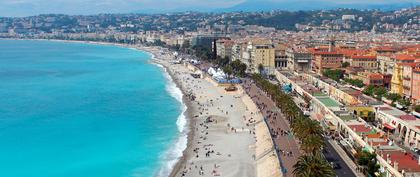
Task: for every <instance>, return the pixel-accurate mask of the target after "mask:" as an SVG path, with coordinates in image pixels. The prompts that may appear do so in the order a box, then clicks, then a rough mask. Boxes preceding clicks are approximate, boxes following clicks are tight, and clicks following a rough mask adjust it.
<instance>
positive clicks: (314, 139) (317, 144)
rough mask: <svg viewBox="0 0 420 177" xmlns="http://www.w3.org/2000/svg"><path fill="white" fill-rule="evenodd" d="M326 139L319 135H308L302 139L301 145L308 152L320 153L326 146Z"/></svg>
mask: <svg viewBox="0 0 420 177" xmlns="http://www.w3.org/2000/svg"><path fill="white" fill-rule="evenodd" d="M324 145H325V144H324V140H323V139H322V137H320V136H318V135H308V136H306V137H305V138H304V139H303V140H302V146H301V147H300V148H301V149H302V150H303V151H305V153H307V154H312V155H315V154H318V153H319V152H320V151H321V148H322V147H323V146H324Z"/></svg>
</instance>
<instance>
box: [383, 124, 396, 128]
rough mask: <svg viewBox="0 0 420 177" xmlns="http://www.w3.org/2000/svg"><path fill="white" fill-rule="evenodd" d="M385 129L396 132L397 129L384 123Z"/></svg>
mask: <svg viewBox="0 0 420 177" xmlns="http://www.w3.org/2000/svg"><path fill="white" fill-rule="evenodd" d="M384 127H385V128H387V129H389V130H394V129H395V128H394V127H392V126H391V125H389V124H388V123H384Z"/></svg>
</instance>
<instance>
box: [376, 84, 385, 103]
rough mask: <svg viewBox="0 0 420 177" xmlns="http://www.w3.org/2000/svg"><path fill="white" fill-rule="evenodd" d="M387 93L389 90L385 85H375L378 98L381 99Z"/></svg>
mask: <svg viewBox="0 0 420 177" xmlns="http://www.w3.org/2000/svg"><path fill="white" fill-rule="evenodd" d="M386 93H387V90H386V89H385V87H375V95H376V98H377V99H379V100H381V99H382V97H383V96H384V95H385V94H386Z"/></svg>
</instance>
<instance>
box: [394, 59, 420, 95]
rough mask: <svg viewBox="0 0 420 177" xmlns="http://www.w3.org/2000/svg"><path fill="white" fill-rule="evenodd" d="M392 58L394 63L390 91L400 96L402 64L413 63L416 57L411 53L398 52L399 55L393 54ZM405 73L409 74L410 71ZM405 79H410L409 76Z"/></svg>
mask: <svg viewBox="0 0 420 177" xmlns="http://www.w3.org/2000/svg"><path fill="white" fill-rule="evenodd" d="M393 59H394V60H393V61H394V62H395V63H396V65H395V66H394V71H393V73H392V80H391V93H396V94H399V95H401V96H404V87H403V71H404V70H403V66H404V65H407V64H410V63H414V61H415V60H416V58H415V57H414V56H412V55H406V54H399V55H395V56H394V57H393ZM407 75H410V73H408V74H407ZM406 79H410V78H406ZM409 82H411V81H409ZM407 89H410V88H407Z"/></svg>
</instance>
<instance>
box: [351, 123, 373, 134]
mask: <svg viewBox="0 0 420 177" xmlns="http://www.w3.org/2000/svg"><path fill="white" fill-rule="evenodd" d="M349 127H350V128H351V129H352V130H354V131H355V132H357V133H367V132H370V130H371V129H370V128H369V127H366V126H365V125H349Z"/></svg>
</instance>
